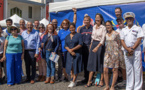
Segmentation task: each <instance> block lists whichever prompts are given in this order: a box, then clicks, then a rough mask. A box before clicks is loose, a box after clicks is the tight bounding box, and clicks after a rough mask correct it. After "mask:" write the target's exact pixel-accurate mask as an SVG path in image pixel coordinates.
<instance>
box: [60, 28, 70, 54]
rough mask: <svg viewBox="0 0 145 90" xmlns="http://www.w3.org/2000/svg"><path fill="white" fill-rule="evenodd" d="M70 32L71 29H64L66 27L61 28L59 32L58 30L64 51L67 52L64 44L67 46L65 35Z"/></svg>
mask: <svg viewBox="0 0 145 90" xmlns="http://www.w3.org/2000/svg"><path fill="white" fill-rule="evenodd" d="M69 34H70V30H69V29H68V30H64V29H61V30H60V31H59V32H58V36H59V39H60V42H61V50H62V52H65V51H67V50H66V49H65V48H64V46H65V37H66V36H67V35H69Z"/></svg>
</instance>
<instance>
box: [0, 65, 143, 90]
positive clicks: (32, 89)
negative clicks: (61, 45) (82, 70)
mask: <svg viewBox="0 0 145 90" xmlns="http://www.w3.org/2000/svg"><path fill="white" fill-rule="evenodd" d="M23 70H24V74H25V68H24V63H23ZM82 79H83V78H82V74H79V77H78V80H77V82H79V81H80V80H82ZM144 80H145V78H144ZM68 84H69V82H67V83H64V82H59V83H55V84H44V82H36V83H35V84H30V83H22V84H20V85H14V86H11V87H8V86H7V85H6V84H3V85H0V90H96V89H97V90H103V89H104V88H105V86H104V87H102V88H98V87H96V86H92V87H89V88H85V87H84V85H81V84H79V83H78V84H79V85H78V86H76V87H74V88H68V87H67V86H68ZM118 85H119V84H118ZM143 86H144V87H143V90H145V81H144V85H143ZM116 90H125V88H124V87H122V89H117V88H116Z"/></svg>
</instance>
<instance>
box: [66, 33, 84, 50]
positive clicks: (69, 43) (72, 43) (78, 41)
mask: <svg viewBox="0 0 145 90" xmlns="http://www.w3.org/2000/svg"><path fill="white" fill-rule="evenodd" d="M77 45H83V41H82V35H81V34H80V33H75V34H74V36H73V37H72V39H71V37H70V34H69V35H67V36H66V38H65V47H69V48H70V49H72V48H74V47H76V46H77Z"/></svg>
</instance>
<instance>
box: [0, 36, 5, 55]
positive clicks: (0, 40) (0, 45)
mask: <svg viewBox="0 0 145 90" xmlns="http://www.w3.org/2000/svg"><path fill="white" fill-rule="evenodd" d="M4 42H5V37H0V54H2V53H3V51H4Z"/></svg>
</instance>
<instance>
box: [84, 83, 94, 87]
mask: <svg viewBox="0 0 145 90" xmlns="http://www.w3.org/2000/svg"><path fill="white" fill-rule="evenodd" d="M92 85H93V84H92V82H89V85H88V84H87V85H85V87H86V88H87V87H91V86H92Z"/></svg>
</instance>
